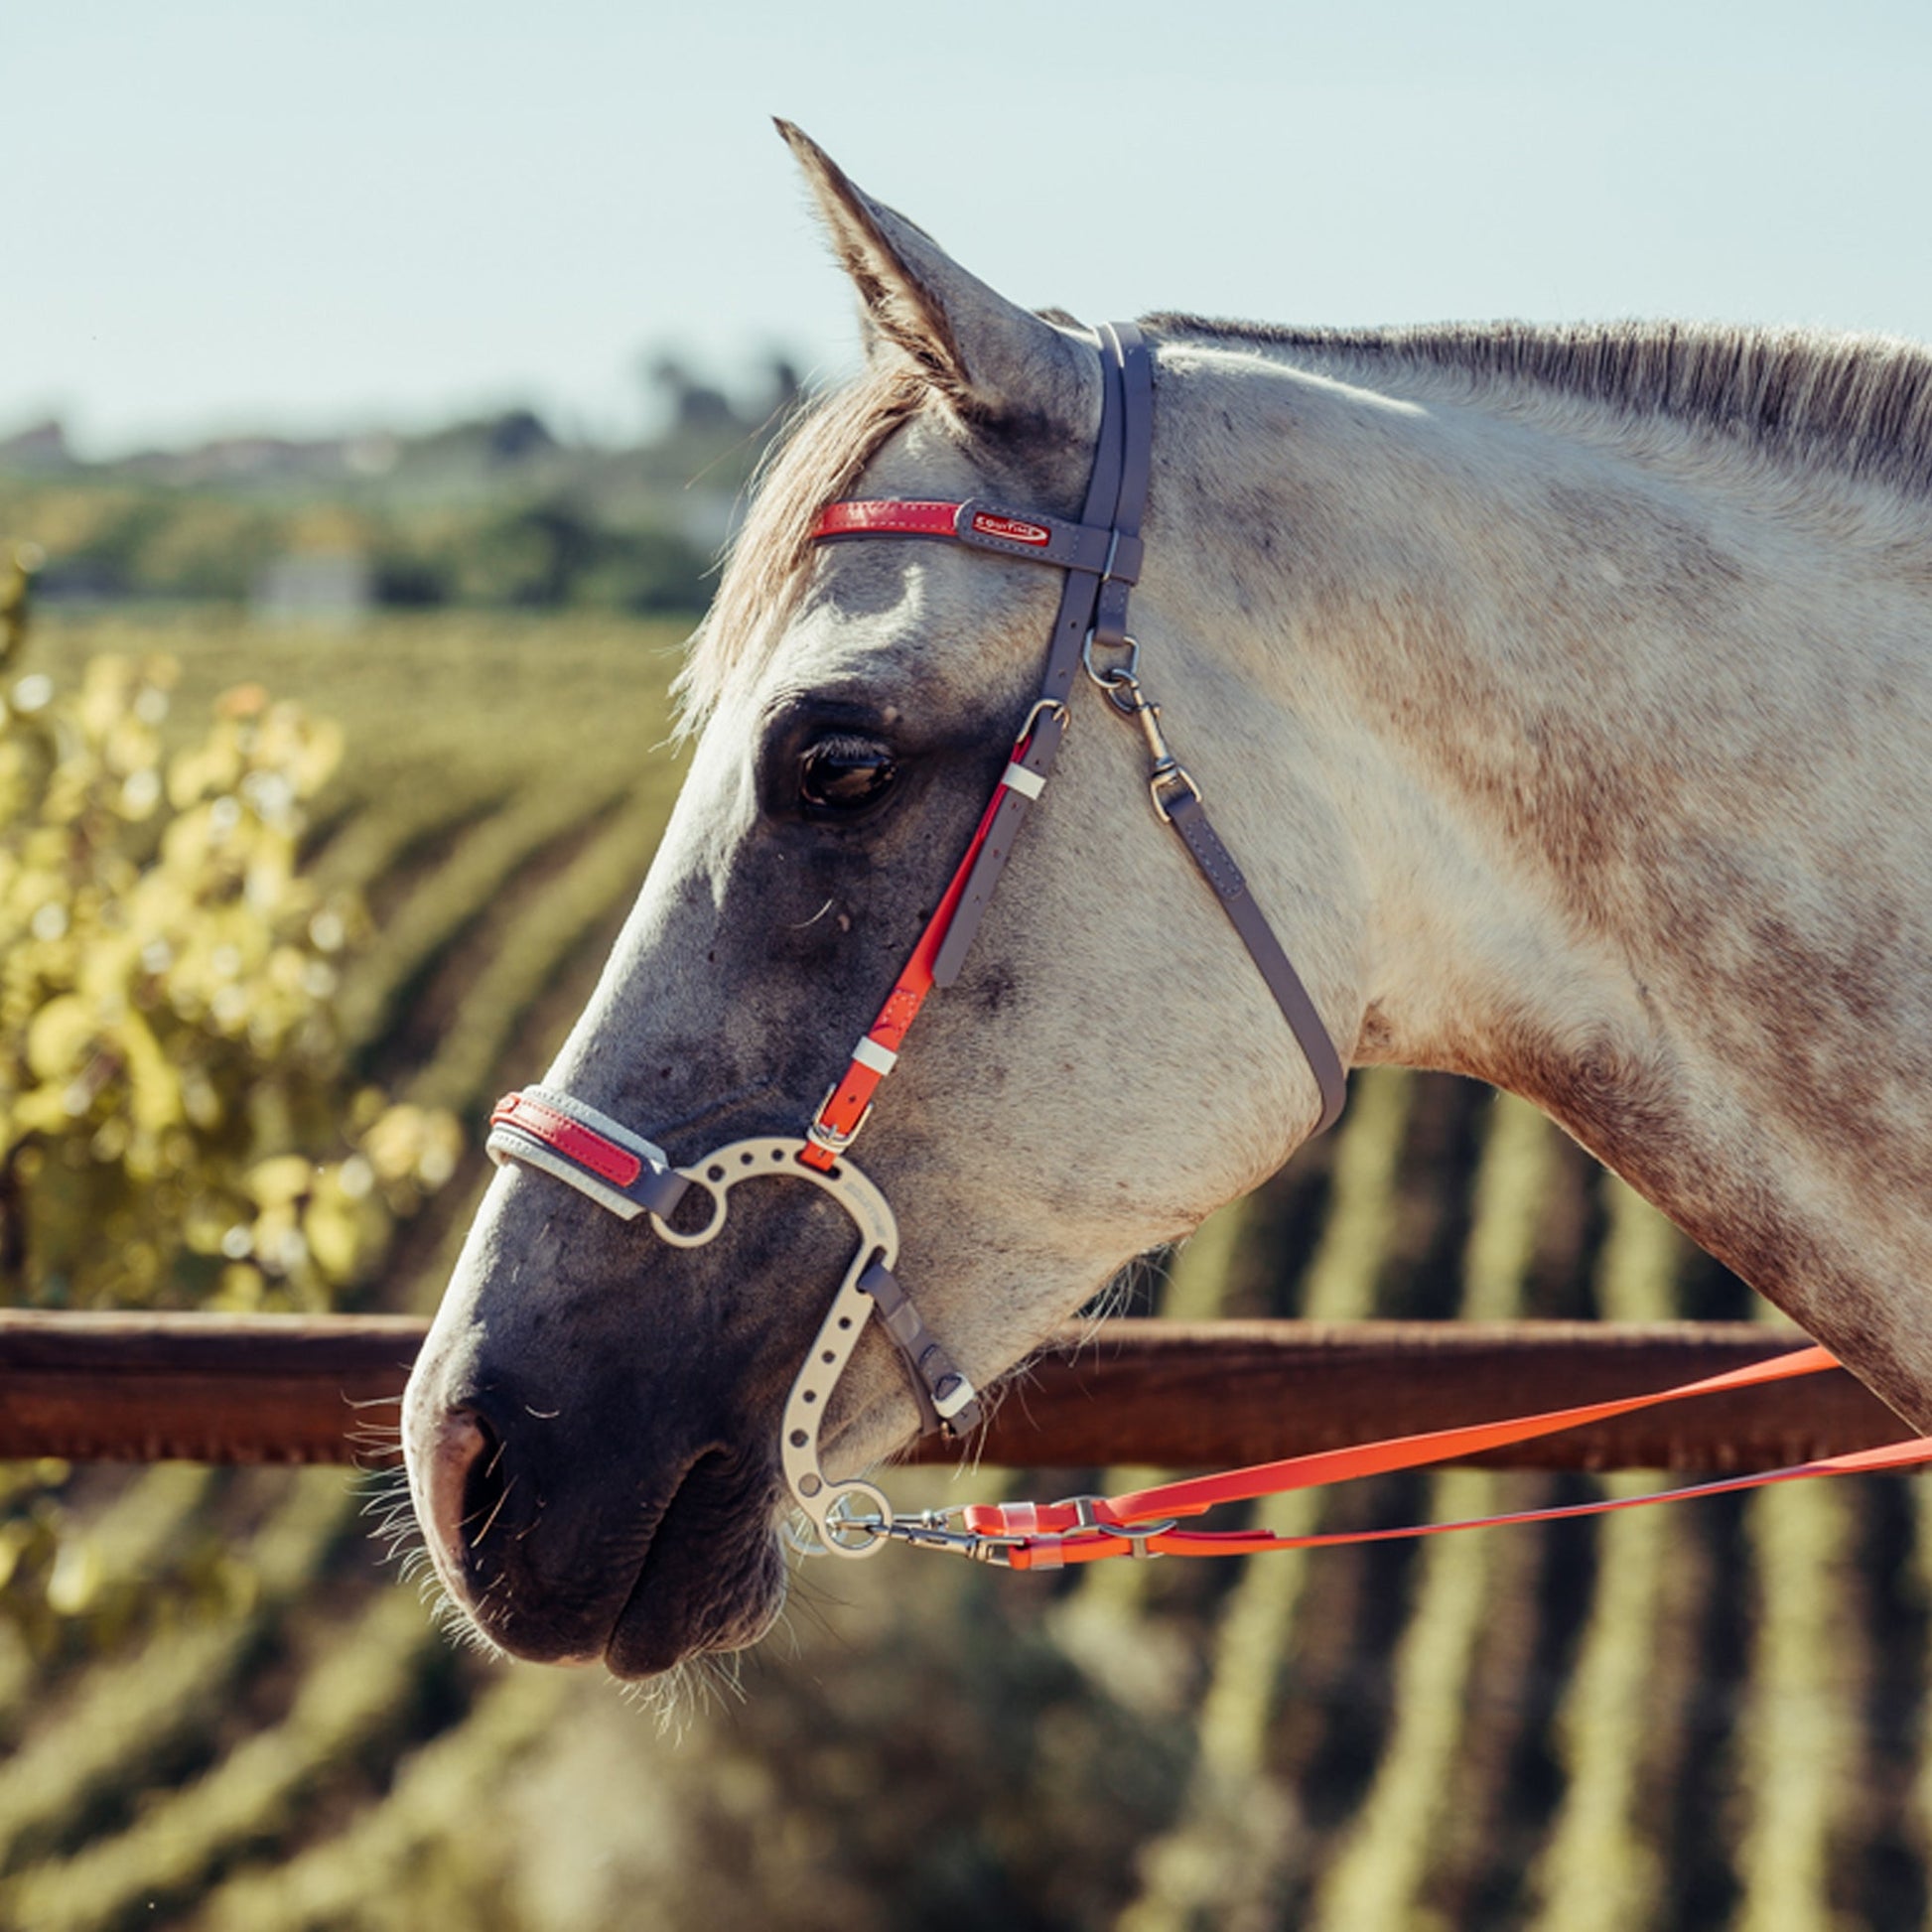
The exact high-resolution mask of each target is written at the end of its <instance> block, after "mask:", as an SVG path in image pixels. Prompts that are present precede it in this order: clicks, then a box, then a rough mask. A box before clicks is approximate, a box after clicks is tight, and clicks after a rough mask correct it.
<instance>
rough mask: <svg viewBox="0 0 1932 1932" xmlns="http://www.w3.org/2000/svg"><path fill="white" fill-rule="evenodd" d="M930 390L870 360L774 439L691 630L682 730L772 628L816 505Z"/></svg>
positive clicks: (804, 549)
mask: <svg viewBox="0 0 1932 1932" xmlns="http://www.w3.org/2000/svg"><path fill="white" fill-rule="evenodd" d="M930 392H931V391H930V384H929V383H928V382H926V381H925V380H924V379H923V378H922V377H921V376H920V375H919V374H918V373H917V372H916V371H915V370H914V369H913V368H912V367H911V365H910V364H909V363H902V362H897V361H892V360H888V361H886V362H885V363H884V365H883V366H869V367H868V368H867V370H866V371H865V373H864V374H863V375H861V376H860V377H859V378H858V380H857V381H855V382H851V383H848V384H847V385H846V386H845V387H843V388H840V389H835V390H833V391H831V392H830V393H829V394H828V395H824V396H820V397H817V398H815V399H814V400H812V401H811V402H809V403H807V404H806V405H805V406H804V407H803V408H802V409H801V410H800V411H799V412H798V414H797V415H795V416H794V417H793V418H792V420H791V422H790V423H789V424H788V425H787V426H786V428H785V429H784V431H783V432H782V434H781V435H780V436H779V437H778V439H777V440H776V442H775V443H774V444H773V445H772V447H771V449H770V451H769V453H768V454H767V455H766V457H765V459H764V461H763V462H762V463H761V464H760V465H759V475H758V477H757V479H756V480H755V482H754V485H753V495H752V501H751V508H750V510H749V512H748V513H747V515H746V518H745V522H744V525H743V526H742V527H741V528H740V530H739V532H738V534H737V535H736V536H735V537H734V538H733V539H732V543H731V548H730V549H729V550H728V551H727V553H726V557H725V569H724V575H723V577H722V579H721V581H720V583H719V586H718V595H717V597H716V598H715V599H713V601H712V605H711V609H710V610H709V611H708V612H707V613H706V614H705V618H704V621H703V622H701V623H700V624H699V625H698V627H697V629H696V630H695V631H694V632H693V633H692V637H691V645H690V649H689V651H688V652H687V654H686V656H685V660H684V667H683V669H682V670H681V671H679V673H678V676H677V682H676V684H675V685H674V686H673V691H674V695H675V696H676V699H677V704H678V720H679V723H678V729H679V733H680V735H681V736H683V735H688V734H689V733H691V732H692V731H695V730H696V729H697V727H698V726H700V725H701V724H703V722H704V720H705V719H706V717H707V716H709V714H710V712H711V710H712V707H713V706H714V705H716V704H717V702H718V698H719V694H720V693H721V692H722V691H723V690H724V688H725V685H726V683H727V681H728V680H729V679H730V677H731V675H732V673H733V672H734V671H735V670H736V669H737V668H738V667H739V665H740V664H742V663H743V662H745V660H746V659H747V658H748V657H749V656H751V654H752V652H753V651H754V649H756V648H757V646H758V644H759V640H760V639H763V640H766V641H768V640H769V639H771V638H772V637H775V635H776V633H777V625H778V622H779V621H781V620H782V619H783V618H784V617H785V616H786V614H787V613H788V612H789V610H790V608H791V604H792V601H793V599H794V597H795V596H796V593H797V587H798V582H799V578H800V571H801V567H802V566H803V564H804V562H805V559H806V557H807V556H808V555H809V554H810V551H811V535H812V528H813V526H814V525H815V524H816V523H817V521H818V513H819V511H820V510H822V509H823V508H824V507H825V505H826V504H827V503H829V502H831V501H832V500H833V499H834V498H835V497H838V496H842V495H843V494H844V493H845V492H846V491H847V490H848V489H850V488H851V486H852V484H853V483H855V482H856V481H857V479H858V476H859V473H860V471H862V470H863V469H864V468H865V467H866V465H867V464H868V463H870V462H871V461H872V459H873V458H874V457H875V456H877V455H878V454H879V451H880V449H881V447H882V446H883V445H884V444H885V443H886V441H887V439H888V438H889V437H891V436H892V434H893V432H894V431H895V430H897V429H898V428H899V427H900V425H901V424H903V423H905V422H906V421H907V420H908V419H909V418H910V417H912V416H913V415H915V414H916V413H917V411H918V409H919V406H920V404H921V403H922V402H924V401H925V399H926V398H927V396H928V395H929V394H930Z"/></svg>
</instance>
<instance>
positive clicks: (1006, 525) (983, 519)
mask: <svg viewBox="0 0 1932 1932" xmlns="http://www.w3.org/2000/svg"><path fill="white" fill-rule="evenodd" d="M973 528H974V530H975V531H976V532H977V533H978V534H979V535H980V536H983V537H1004V538H1005V539H1006V540H1007V542H1009V543H1051V542H1052V541H1053V533H1052V531H1051V530H1042V529H1041V528H1040V527H1039V525H1038V524H1037V523H1023V522H1022V521H1021V520H1020V519H1019V517H1017V516H995V515H994V514H993V512H992V511H991V510H976V511H975V512H974V514H973Z"/></svg>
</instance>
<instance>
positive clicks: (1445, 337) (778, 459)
mask: <svg viewBox="0 0 1932 1932" xmlns="http://www.w3.org/2000/svg"><path fill="white" fill-rule="evenodd" d="M1146 321H1147V326H1148V327H1149V328H1150V329H1152V330H1155V331H1158V332H1159V333H1160V334H1161V335H1163V336H1166V337H1169V338H1173V339H1181V340H1189V341H1202V342H1207V343H1210V344H1217V343H1220V344H1246V345H1256V346H1259V347H1263V348H1270V349H1284V350H1291V351H1297V350H1299V351H1301V352H1302V353H1304V354H1307V355H1311V356H1313V357H1318V358H1320V359H1322V360H1324V361H1326V362H1329V363H1341V364H1343V365H1349V366H1354V367H1357V368H1360V369H1362V370H1363V371H1364V373H1365V374H1370V375H1372V374H1374V373H1375V372H1377V371H1382V372H1386V370H1387V369H1388V367H1389V366H1390V364H1391V363H1394V364H1398V365H1404V366H1407V367H1410V368H1414V369H1423V370H1428V369H1438V370H1446V371H1449V372H1452V373H1453V372H1460V373H1463V374H1466V375H1468V376H1470V377H1473V378H1475V379H1476V380H1478V381H1494V382H1528V383H1534V384H1538V385H1541V386H1543V387H1545V388H1547V389H1551V390H1554V391H1556V392H1558V393H1560V394H1563V395H1567V396H1575V397H1578V398H1581V399H1583V400H1586V401H1593V402H1600V403H1604V404H1606V405H1608V406H1609V407H1611V408H1613V409H1617V410H1620V411H1622V412H1624V413H1625V414H1627V415H1630V416H1658V417H1665V418H1669V419H1672V420H1674V421H1677V422H1682V423H1690V424H1695V425H1702V426H1704V427H1707V428H1709V429H1712V430H1715V431H1717V432H1719V433H1720V434H1723V435H1726V436H1731V437H1736V438H1740V439H1742V440H1744V441H1746V442H1747V443H1749V444H1750V445H1751V446H1752V447H1754V448H1756V449H1759V450H1762V451H1764V452H1765V453H1767V454H1769V455H1773V456H1778V457H1783V458H1785V459H1787V460H1790V461H1798V462H1809V463H1814V464H1820V465H1823V466H1825V467H1828V468H1831V469H1834V470H1837V471H1839V472H1841V473H1842V474H1844V475H1847V476H1850V477H1853V478H1857V479H1859V480H1861V481H1870V482H1875V483H1887V484H1890V485H1891V486H1892V487H1894V488H1897V489H1901V490H1904V491H1906V492H1908V493H1911V494H1914V495H1932V350H1928V349H1926V348H1924V347H1921V346H1920V345H1918V344H1916V343H1911V342H1906V341H1903V340H1901V339H1899V338H1897V337H1889V336H1856V335H1842V334H1835V333H1832V332H1829V331H1824V330H1804V329H1789V330H1768V329H1743V328H1734V327H1729V326H1726V325H1723V324H1715V323H1679V322H1666V323H1642V322H1623V323H1608V324H1602V325H1591V326H1576V327H1551V328H1543V327H1536V326H1532V325H1530V324H1527V323H1516V322H1503V323H1488V324H1442V325H1432V326H1428V327H1420V328H1398V329H1299V328H1294V327H1285V326H1278V325H1275V324H1271V323H1253V322H1222V321H1215V320H1212V319H1209V318H1206V317H1202V316H1194V315H1185V314H1162V315H1154V316H1149V317H1148V318H1146ZM929 393H930V391H929V385H928V384H927V383H926V382H925V380H924V379H923V378H922V377H921V376H920V375H919V374H918V372H917V371H916V370H915V369H914V368H913V367H912V366H911V365H910V364H909V363H904V362H898V361H893V360H887V361H885V362H883V363H882V364H879V365H874V366H872V367H869V368H868V369H867V370H866V371H865V373H864V374H862V375H861V376H860V377H859V378H858V379H857V380H856V381H854V382H852V383H850V384H848V385H846V386H845V387H844V388H841V389H836V390H833V391H832V392H831V393H830V394H828V395H825V396H822V397H820V398H818V399H816V400H814V401H813V402H811V403H809V404H808V405H807V406H806V407H805V408H804V409H802V410H801V411H800V412H799V414H798V415H797V416H796V417H795V418H794V419H793V420H792V422H791V424H790V425H789V427H788V428H787V429H786V431H785V432H784V434H783V435H782V436H781V437H780V438H779V439H778V441H777V443H776V444H774V446H773V448H772V451H771V454H770V455H769V456H768V457H767V459H766V461H765V463H764V464H763V465H762V466H761V468H760V472H759V481H758V483H757V485H756V488H755V493H754V495H753V498H752V504H751V510H750V513H749V514H748V516H747V517H746V520H745V524H744V527H743V528H742V529H741V530H740V531H739V533H738V535H737V536H736V538H735V539H734V540H733V542H732V545H731V549H730V551H729V552H728V554H727V558H726V562H725V569H724V574H723V578H722V581H721V582H720V584H719V588H718V596H717V598H716V599H715V600H714V602H713V604H712V607H711V610H710V612H709V613H708V614H707V615H706V617H705V619H704V621H703V622H702V623H701V624H699V626H698V628H697V630H696V632H695V633H694V634H693V636H692V639H691V647H690V651H689V653H688V655H687V656H686V658H685V662H684V667H683V669H682V670H681V671H680V672H679V674H678V679H677V684H676V687H675V688H676V695H677V700H678V706H679V717H680V731H681V732H684V733H688V732H690V731H693V730H695V729H696V728H697V727H698V726H699V725H701V724H702V723H703V722H704V720H705V718H706V717H707V716H708V715H709V713H710V711H711V709H712V707H713V706H714V705H715V704H716V703H717V702H718V698H719V694H720V693H721V692H722V691H723V690H724V688H725V685H726V683H727V682H728V680H729V679H730V677H731V676H732V674H733V672H734V671H736V670H737V668H738V667H739V666H740V665H741V664H742V663H744V662H745V661H746V660H747V658H749V657H750V656H751V655H752V653H753V652H754V650H755V649H757V648H758V646H759V641H760V640H765V641H768V640H769V639H771V638H772V637H774V636H775V635H776V626H777V624H778V623H779V622H780V621H782V619H783V618H784V617H785V616H786V615H787V614H788V612H789V610H790V608H791V605H792V602H793V599H794V598H795V596H796V593H797V587H798V584H799V582H800V573H801V568H802V566H803V564H804V562H805V559H806V557H807V556H808V554H809V552H810V549H811V531H812V526H813V524H814V523H815V522H816V521H817V518H818V513H819V511H820V510H821V509H822V508H823V507H824V506H825V504H827V503H828V502H830V501H832V500H833V499H834V498H835V497H837V496H840V495H842V494H843V493H844V492H845V491H846V490H847V489H849V488H850V487H851V486H852V484H853V483H854V482H855V481H856V480H857V478H858V476H859V473H860V472H861V471H862V470H863V469H864V468H865V467H866V465H867V464H868V463H870V462H871V461H872V459H873V458H874V457H875V456H876V455H877V454H878V453H879V451H880V449H881V448H882V446H883V445H884V444H885V443H886V441H887V440H888V439H889V438H890V437H891V436H892V435H893V433H894V432H895V431H896V430H897V429H898V428H899V427H900V426H901V425H902V424H904V423H905V422H906V421H908V420H909V419H910V418H911V417H912V416H913V415H915V414H916V413H917V412H918V410H919V408H920V406H921V404H922V403H923V402H924V401H925V400H926V398H927V396H928V394H929Z"/></svg>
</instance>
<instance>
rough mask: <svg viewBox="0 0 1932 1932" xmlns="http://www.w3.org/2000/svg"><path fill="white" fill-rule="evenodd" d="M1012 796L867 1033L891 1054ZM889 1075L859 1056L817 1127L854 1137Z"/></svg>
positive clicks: (814, 1146) (989, 818)
mask: <svg viewBox="0 0 1932 1932" xmlns="http://www.w3.org/2000/svg"><path fill="white" fill-rule="evenodd" d="M834 507H835V508H836V507H837V505H834ZM1016 756H1017V755H1016ZM1006 795H1007V787H1006V786H1005V785H1004V784H998V785H995V786H994V787H993V796H992V799H991V800H990V801H989V802H988V804H987V807H986V810H985V811H984V812H983V813H982V814H981V815H980V822H979V828H978V830H976V831H975V832H974V834H973V842H972V844H970V845H969V846H968V847H967V848H966V856H965V858H963V859H962V860H960V862H959V867H958V870H957V871H955V872H954V874H953V876H952V879H951V880H950V882H948V884H947V886H946V891H945V896H944V897H942V898H941V899H940V901H939V909H938V910H937V911H936V912H934V913H933V915H932V917H931V918H929V919H928V920H927V921H926V924H925V930H924V931H923V932H922V933H920V934H919V943H918V944H917V945H916V946H914V947H913V948H912V956H911V958H910V959H908V960H907V961H906V962H905V968H904V971H902V972H901V973H900V974H899V976H898V978H897V980H896V981H895V982H894V985H893V990H892V991H891V992H890V993H889V994H887V996H886V1004H885V1005H884V1006H883V1007H881V1008H880V1009H879V1018H878V1019H877V1020H875V1021H874V1022H873V1023H872V1026H871V1028H870V1030H869V1031H868V1032H867V1034H866V1037H867V1038H868V1039H869V1040H871V1041H872V1042H873V1044H874V1045H875V1046H882V1047H884V1048H885V1049H886V1051H887V1052H888V1053H893V1054H897V1051H898V1049H899V1047H900V1046H901V1045H902V1044H903V1043H904V1040H905V1033H906V1029H907V1028H908V1027H910V1026H911V1024H912V1022H913V1021H914V1020H915V1019H917V1018H918V1013H919V1009H920V1007H922V1006H923V1005H924V1004H925V996H926V995H927V994H928V993H930V992H931V991H932V962H933V960H934V959H936V958H937V957H938V954H939V948H940V947H941V946H942V945H943V944H944V943H945V939H946V928H947V927H948V926H949V925H951V924H952V918H953V914H954V913H955V912H956V911H957V910H958V909H959V901H960V898H961V897H963V895H964V894H965V891H966V881H967V880H968V878H970V877H971V875H972V870H973V861H974V860H975V859H977V858H978V857H979V852H980V847H981V846H983V845H984V844H985V843H986V835H987V833H988V831H989V830H990V829H991V828H992V824H993V816H994V814H995V813H996V812H997V811H998V810H999V809H1000V801H1001V800H1002V799H1003V798H1005V797H1006ZM885 1077H886V1074H885V1071H884V1070H883V1069H882V1068H879V1067H875V1066H868V1065H866V1063H865V1062H864V1061H863V1060H858V1059H855V1060H853V1061H852V1062H851V1064H850V1065H849V1066H847V1068H846V1069H845V1077H844V1079H842V1080H841V1081H840V1082H839V1084H838V1085H837V1086H836V1087H834V1088H833V1090H832V1091H831V1093H829V1094H828V1095H827V1096H826V1099H825V1104H824V1105H823V1106H822V1107H821V1108H819V1110H818V1113H817V1115H816V1116H815V1117H814V1118H813V1121H812V1127H813V1128H814V1129H815V1130H816V1131H818V1132H820V1133H822V1134H824V1135H826V1136H827V1137H828V1138H829V1139H831V1140H833V1141H835V1142H836V1141H841V1140H849V1139H850V1138H851V1137H852V1136H853V1135H854V1134H856V1133H857V1132H858V1131H859V1123H860V1122H861V1121H863V1120H864V1119H865V1117H866V1109H867V1108H868V1107H870V1106H871V1105H872V1097H873V1095H874V1094H875V1093H877V1092H878V1091H879V1083H880V1081H881V1080H883V1079H884V1078H885ZM798 1158H799V1160H800V1161H802V1162H803V1163H804V1165H805V1166H806V1167H808V1168H816V1169H817V1170H818V1171H819V1172H820V1173H829V1172H830V1170H831V1168H832V1165H833V1163H834V1162H835V1161H836V1160H837V1159H838V1156H837V1155H836V1154H835V1153H834V1152H833V1150H832V1149H831V1148H828V1147H824V1146H821V1145H820V1144H819V1143H818V1142H816V1141H814V1142H811V1143H810V1144H809V1145H808V1146H807V1147H806V1149H805V1151H804V1153H802V1154H801V1155H800V1156H799V1157H798Z"/></svg>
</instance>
